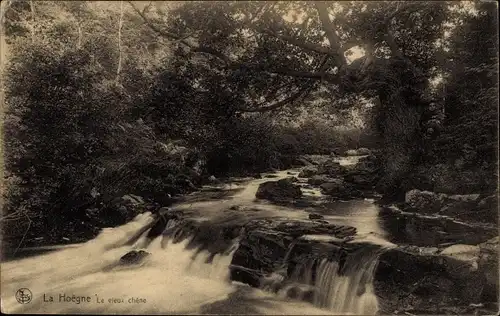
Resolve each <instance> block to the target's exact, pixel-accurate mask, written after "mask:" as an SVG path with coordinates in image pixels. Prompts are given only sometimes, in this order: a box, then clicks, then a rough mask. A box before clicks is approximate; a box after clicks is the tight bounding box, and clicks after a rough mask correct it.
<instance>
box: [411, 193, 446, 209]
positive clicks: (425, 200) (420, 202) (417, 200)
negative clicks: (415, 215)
mask: <svg viewBox="0 0 500 316" xmlns="http://www.w3.org/2000/svg"><path fill="white" fill-rule="evenodd" d="M445 198H446V194H442V193H435V192H430V191H420V190H418V189H414V190H410V191H408V192H406V195H405V202H406V203H407V204H408V206H410V207H411V208H412V209H414V210H415V211H417V212H420V213H437V212H439V210H441V209H442V208H443V206H445Z"/></svg>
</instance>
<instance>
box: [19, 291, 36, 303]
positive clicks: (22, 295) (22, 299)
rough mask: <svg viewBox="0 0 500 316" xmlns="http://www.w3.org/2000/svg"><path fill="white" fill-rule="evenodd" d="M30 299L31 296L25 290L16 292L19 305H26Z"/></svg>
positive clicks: (29, 292)
mask: <svg viewBox="0 0 500 316" xmlns="http://www.w3.org/2000/svg"><path fill="white" fill-rule="evenodd" d="M32 298H33V294H32V293H31V291H30V290H29V289H27V288H22V289H19V290H17V292H16V300H17V302H18V303H19V304H28V303H29V302H31V299H32Z"/></svg>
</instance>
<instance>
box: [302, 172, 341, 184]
mask: <svg viewBox="0 0 500 316" xmlns="http://www.w3.org/2000/svg"><path fill="white" fill-rule="evenodd" d="M338 181H342V180H340V179H335V178H331V177H329V176H327V175H324V174H319V175H315V176H312V177H311V178H309V180H307V183H309V184H312V185H321V184H323V183H328V182H338Z"/></svg>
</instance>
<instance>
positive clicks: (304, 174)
mask: <svg viewBox="0 0 500 316" xmlns="http://www.w3.org/2000/svg"><path fill="white" fill-rule="evenodd" d="M317 173H318V169H317V168H316V167H305V168H304V169H302V171H301V172H300V173H299V178H309V177H311V176H314V175H315V174H317Z"/></svg>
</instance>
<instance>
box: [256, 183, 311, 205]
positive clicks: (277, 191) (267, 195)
mask: <svg viewBox="0 0 500 316" xmlns="http://www.w3.org/2000/svg"><path fill="white" fill-rule="evenodd" d="M301 196H302V191H301V190H300V187H298V186H296V185H294V184H293V183H291V182H290V181H289V180H286V179H283V180H279V181H268V182H264V183H262V184H261V185H259V188H258V189H257V193H256V194H255V197H256V198H258V199H266V200H270V201H276V202H285V201H289V200H291V199H292V200H293V199H298V198H300V197H301Z"/></svg>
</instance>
